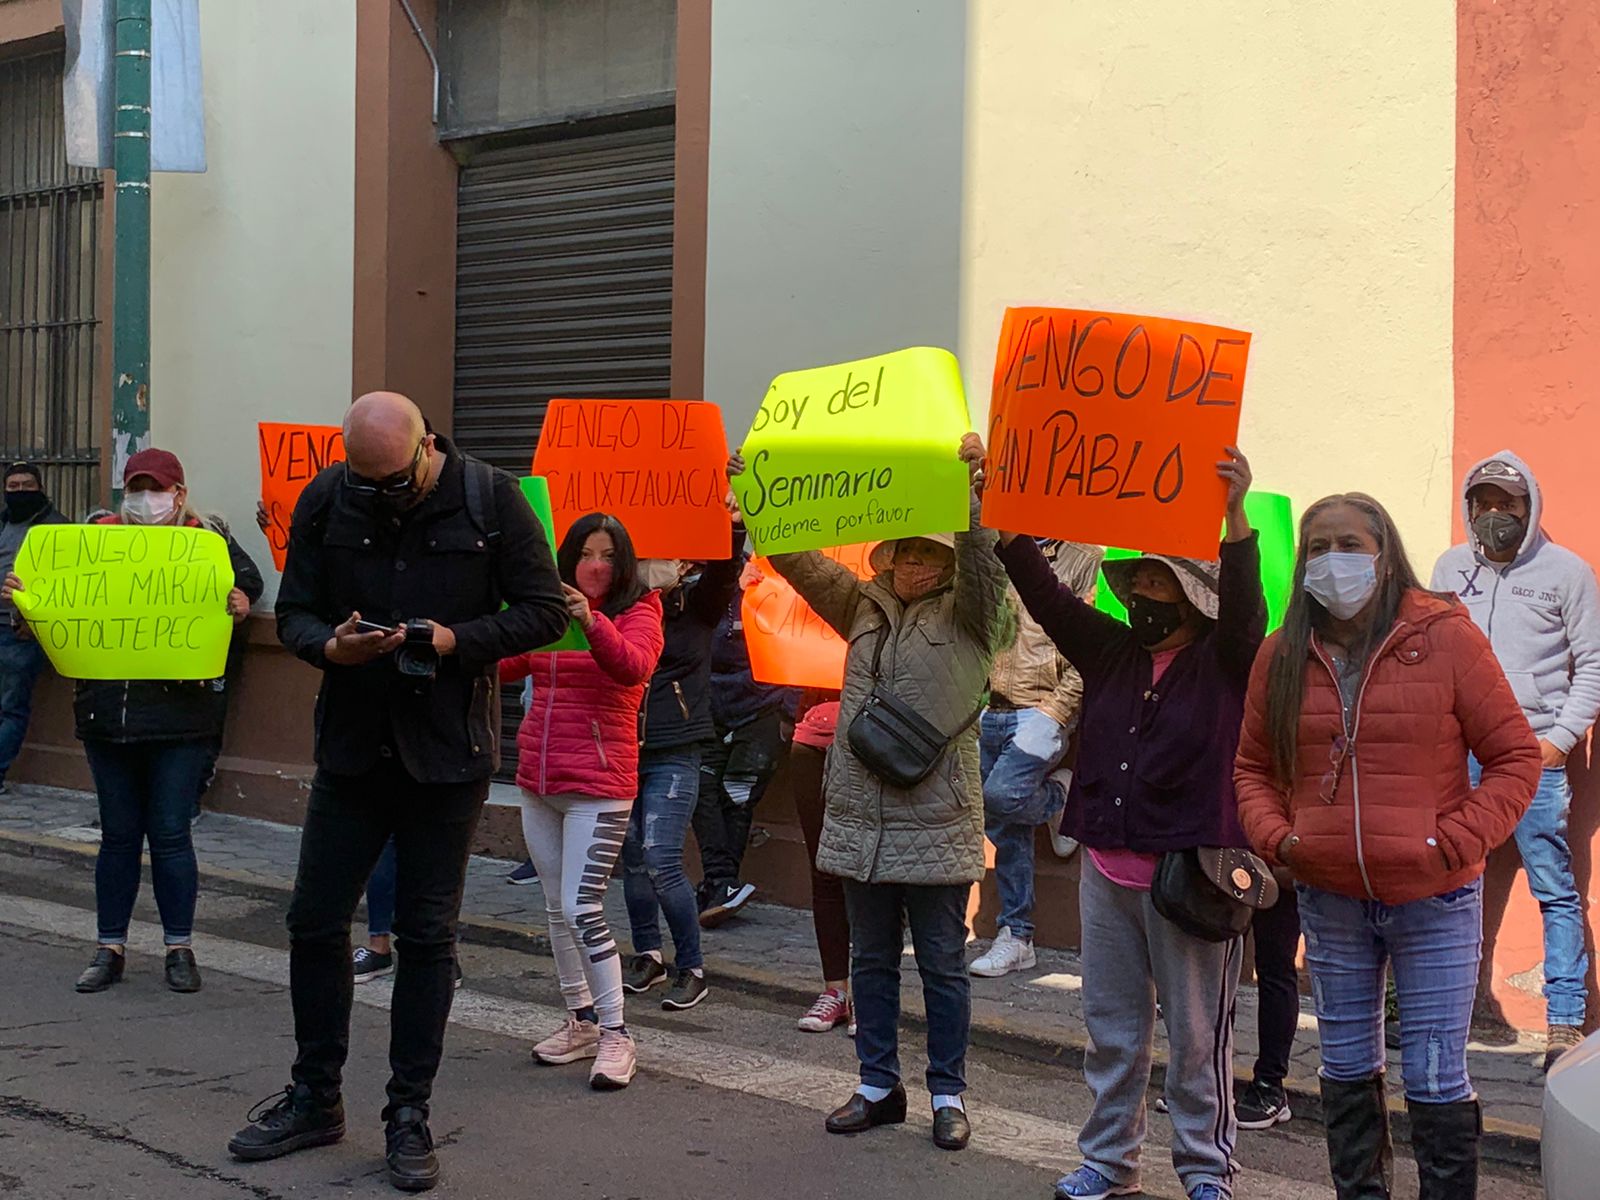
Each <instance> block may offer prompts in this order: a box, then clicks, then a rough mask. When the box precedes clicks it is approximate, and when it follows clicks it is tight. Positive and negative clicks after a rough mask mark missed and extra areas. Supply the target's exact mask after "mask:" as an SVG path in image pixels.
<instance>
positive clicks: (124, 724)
mask: <svg viewBox="0 0 1600 1200" xmlns="http://www.w3.org/2000/svg"><path fill="white" fill-rule="evenodd" d="M132 687H133V684H132V683H131V682H130V681H129V680H126V679H124V680H123V681H122V721H121V723H120V725H119V727H118V728H119V729H120V730H121V731H122V732H123V733H127V732H128V692H129V691H130V690H131V689H132Z"/></svg>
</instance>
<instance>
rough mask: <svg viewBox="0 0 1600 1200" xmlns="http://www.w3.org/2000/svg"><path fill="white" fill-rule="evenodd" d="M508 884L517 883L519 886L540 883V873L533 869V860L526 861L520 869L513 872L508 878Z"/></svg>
mask: <svg viewBox="0 0 1600 1200" xmlns="http://www.w3.org/2000/svg"><path fill="white" fill-rule="evenodd" d="M506 882H507V883H515V884H517V885H519V886H522V885H525V884H530V883H538V882H539V872H537V871H535V870H534V869H533V859H531V858H530V859H526V860H524V862H523V864H522V865H521V866H520V867H517V868H516V869H515V870H513V871H512V872H511V874H509V875H507V876H506Z"/></svg>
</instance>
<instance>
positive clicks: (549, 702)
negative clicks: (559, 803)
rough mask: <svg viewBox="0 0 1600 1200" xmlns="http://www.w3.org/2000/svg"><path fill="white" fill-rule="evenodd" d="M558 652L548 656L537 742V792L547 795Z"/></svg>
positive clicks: (548, 790) (548, 792) (548, 791)
mask: <svg viewBox="0 0 1600 1200" xmlns="http://www.w3.org/2000/svg"><path fill="white" fill-rule="evenodd" d="M560 658H561V656H560V655H559V654H552V655H551V656H550V695H549V696H548V697H546V699H545V702H544V738H543V739H542V740H541V741H540V743H539V794H540V795H541V796H548V795H549V794H550V787H549V783H550V781H549V771H550V718H551V716H553V715H554V713H555V709H556V664H557V662H559V661H560Z"/></svg>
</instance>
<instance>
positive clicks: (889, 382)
mask: <svg viewBox="0 0 1600 1200" xmlns="http://www.w3.org/2000/svg"><path fill="white" fill-rule="evenodd" d="M971 427H972V426H971V421H970V419H969V417H968V416H967V399H966V394H965V393H964V392H963V391H962V388H961V370H960V367H959V366H958V365H957V364H956V359H955V355H953V354H951V353H950V352H949V351H948V350H934V349H929V348H927V347H918V348H916V349H912V350H899V351H896V352H895V353H893V354H882V355H879V356H878V357H877V358H864V359H861V360H859V361H857V362H848V363H840V364H838V365H837V366H832V367H817V368H815V369H813V370H809V371H791V372H789V373H788V374H786V375H780V376H778V377H777V378H776V379H774V380H773V381H772V386H771V387H769V388H768V389H767V395H766V399H764V400H763V401H762V402H761V408H760V410H759V411H758V412H757V413H756V417H755V421H754V423H753V424H752V425H751V427H750V436H749V437H747V438H746V439H745V441H744V447H743V450H744V458H745V472H744V474H743V475H741V476H739V477H738V478H736V479H735V480H734V481H733V489H734V492H735V494H736V495H737V496H738V498H739V505H740V507H741V508H742V509H743V511H744V519H745V526H746V528H748V529H749V531H750V538H751V540H752V541H753V542H754V543H755V545H756V549H757V550H758V551H760V552H761V553H762V554H782V553H787V552H791V551H796V550H822V549H826V548H828V547H831V546H848V545H854V544H856V543H859V542H876V541H884V540H886V539H889V538H901V537H915V536H917V535H919V534H928V533H953V532H956V531H958V530H963V529H966V527H967V521H968V508H967V490H968V483H967V468H966V467H965V466H964V465H963V464H962V463H961V461H960V460H959V459H958V458H957V457H956V452H957V449H958V448H959V447H960V444H961V437H962V435H963V434H965V433H966V432H967V431H968V430H969V429H971Z"/></svg>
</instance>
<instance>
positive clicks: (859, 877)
mask: <svg viewBox="0 0 1600 1200" xmlns="http://www.w3.org/2000/svg"><path fill="white" fill-rule="evenodd" d="M951 449H952V450H954V449H955V447H951ZM961 454H962V458H964V459H965V460H966V461H967V463H968V466H969V468H970V469H971V470H972V471H973V473H974V475H975V474H976V471H977V466H978V461H979V459H980V458H981V457H982V446H981V445H980V444H978V441H977V438H976V437H969V439H968V443H966V444H963V446H962V451H961ZM735 465H736V466H738V467H742V461H736V463H735ZM970 511H971V520H970V523H969V525H968V527H967V528H966V529H965V530H963V531H961V532H960V533H955V534H949V533H941V534H931V535H928V536H926V537H911V538H901V539H899V540H898V541H891V542H885V543H883V544H882V545H880V546H878V547H877V548H876V549H875V550H874V551H873V553H872V555H871V556H870V562H871V566H872V569H873V571H874V575H873V577H872V578H871V579H867V580H862V579H857V578H856V577H855V575H854V574H852V573H851V572H850V571H849V570H848V569H847V568H845V567H843V566H840V565H839V564H838V563H835V562H833V561H832V560H830V559H828V558H826V557H825V556H824V555H822V554H821V553H820V552H818V551H814V550H813V551H807V552H805V553H800V554H780V555H776V556H774V557H773V559H772V565H773V567H774V568H775V569H776V570H777V572H778V573H779V574H780V575H782V576H783V577H784V578H785V579H787V580H788V581H789V583H790V584H791V585H792V586H793V587H794V589H795V590H796V591H797V592H799V593H800V595H801V596H802V597H803V598H804V599H805V601H806V602H807V603H808V604H810V605H811V607H812V609H813V610H814V611H815V612H816V614H817V615H818V616H819V617H821V618H822V619H823V620H824V621H826V622H827V623H828V624H829V625H830V626H831V627H832V628H833V629H835V630H836V631H837V632H838V633H839V636H840V637H842V638H844V639H845V640H846V641H847V642H848V643H849V645H850V649H849V653H848V656H847V657H846V659H845V679H844V691H843V694H842V696H841V698H840V706H839V721H838V738H837V740H836V741H835V743H834V745H833V749H832V750H831V751H830V752H829V754H828V759H827V767H826V778H825V780H824V783H823V804H824V813H823V821H822V834H821V840H820V844H819V848H818V850H817V856H816V867H817V869H818V870H820V871H824V872H826V873H828V874H830V875H837V876H839V877H840V878H842V879H843V880H844V894H845V906H846V908H847V910H848V912H849V916H850V939H851V984H852V989H853V992H854V997H853V998H854V1002H855V1014H856V1057H857V1058H858V1059H859V1060H860V1063H861V1084H860V1087H859V1088H857V1090H856V1093H855V1095H853V1096H851V1097H850V1099H849V1101H848V1102H847V1103H845V1104H844V1105H843V1106H841V1107H840V1108H838V1109H837V1110H835V1111H834V1112H833V1113H832V1114H831V1115H830V1116H829V1117H828V1119H827V1129H828V1131H829V1132H830V1133H839V1134H854V1133H864V1132H866V1131H867V1130H869V1129H872V1128H874V1127H876V1126H879V1125H890V1124H898V1123H900V1122H902V1121H904V1120H905V1119H906V1092H905V1087H904V1085H903V1084H902V1083H901V1080H900V1057H899V1033H898V1028H897V1026H898V1024H899V1020H898V1018H899V1012H900V962H901V957H902V955H903V954H904V951H905V943H904V927H905V923H906V921H907V920H908V919H909V923H910V926H911V939H912V943H913V945H914V947H915V951H916V961H917V971H918V973H919V974H920V975H921V976H922V990H923V998H924V1001H925V1003H926V1007H927V1013H928V1072H927V1083H928V1091H929V1092H930V1093H931V1094H932V1097H933V1107H934V1120H933V1140H934V1143H935V1144H936V1145H938V1146H939V1147H940V1148H942V1149H946V1150H960V1149H963V1148H964V1147H965V1146H966V1145H967V1141H968V1139H969V1138H970V1136H971V1126H970V1124H969V1123H968V1120H967V1114H966V1110H965V1106H964V1103H963V1101H962V1093H963V1092H965V1091H966V1070H965V1068H966V1053H967V1041H968V1035H969V1033H970V1026H971V1018H972V998H971V990H970V989H971V984H970V981H969V979H968V977H967V964H966V955H965V950H966V941H967V899H968V896H969V895H970V893H971V890H972V885H973V884H974V883H975V882H977V881H978V880H979V879H981V878H983V871H984V861H983V859H984V855H983V777H982V775H981V774H980V773H979V769H978V768H979V762H978V734H977V728H976V725H977V720H978V715H979V713H980V712H981V711H982V706H983V699H984V692H985V690H986V688H987V684H988V678H989V668H990V665H991V664H992V662H993V661H994V655H995V652H996V650H997V649H998V648H999V647H1000V646H1002V645H1003V644H1005V641H1006V634H1007V632H1008V630H1007V628H1006V627H1007V625H1008V624H1009V623H1010V621H1009V619H1008V609H1007V606H1006V604H1005V573H1004V572H1003V571H1001V569H1000V564H999V562H997V561H996V559H995V556H994V549H993V547H994V534H993V533H992V532H990V531H988V530H986V529H984V528H983V527H982V525H981V523H980V521H979V513H978V502H977V497H976V496H975V495H974V496H973V497H972V498H971V510H970ZM902 735H903V738H902ZM904 739H909V740H904ZM913 742H915V743H916V745H915V746H913Z"/></svg>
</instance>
